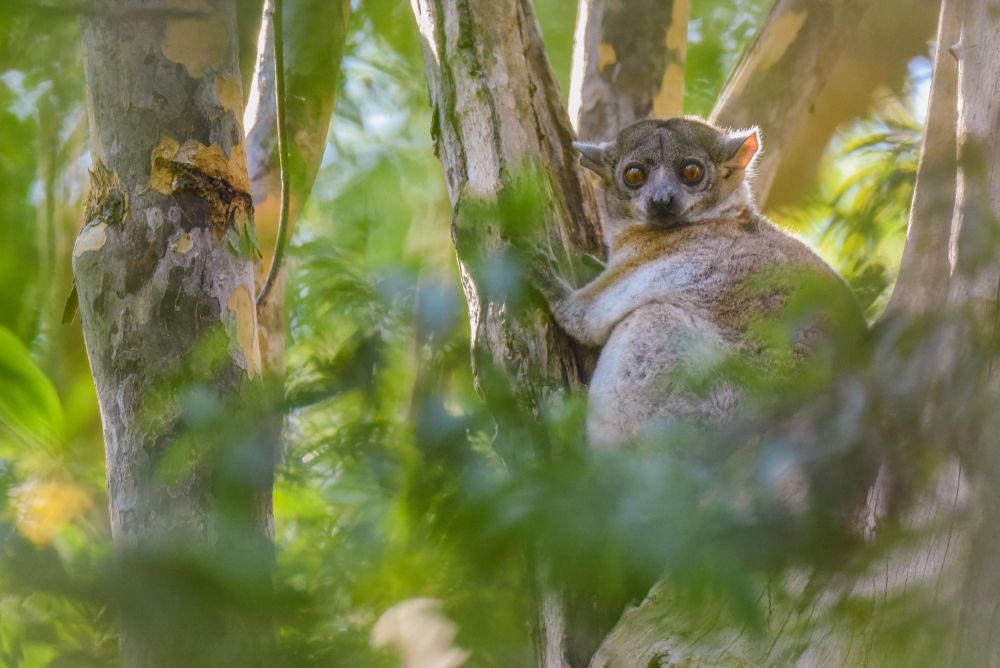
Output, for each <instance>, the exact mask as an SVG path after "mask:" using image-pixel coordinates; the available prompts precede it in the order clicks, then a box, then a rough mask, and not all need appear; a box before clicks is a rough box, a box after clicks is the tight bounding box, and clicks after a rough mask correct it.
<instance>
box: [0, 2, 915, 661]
mask: <svg viewBox="0 0 1000 668" xmlns="http://www.w3.org/2000/svg"><path fill="white" fill-rule="evenodd" d="M354 4H355V11H354V13H353V15H352V19H351V26H350V34H349V38H348V45H347V51H346V55H345V59H344V63H343V76H342V77H341V87H342V90H341V92H340V94H339V100H338V103H337V109H336V114H335V119H334V121H333V128H332V131H331V134H330V138H329V142H328V145H327V147H326V154H325V157H324V161H323V166H322V168H321V171H320V174H319V177H318V179H317V183H316V186H315V189H314V191H313V196H312V198H311V200H310V202H309V204H308V206H307V207H306V208H305V210H304V212H303V215H302V217H301V220H300V222H299V224H298V225H297V228H296V232H295V237H294V240H293V247H292V255H291V259H290V264H289V281H288V295H289V302H288V303H289V319H288V333H289V350H288V355H287V368H288V380H287V382H288V386H287V393H286V394H287V410H288V413H287V441H288V442H287V452H286V453H285V456H284V457H283V459H282V461H281V464H280V467H279V471H278V477H277V481H276V487H275V491H274V506H275V542H276V563H277V573H276V577H275V581H276V586H275V588H274V589H273V590H271V589H270V588H269V587H266V586H256V587H255V586H254V583H248V582H246V581H245V580H241V579H240V578H239V577H238V574H234V573H235V572H236V571H238V564H237V561H238V558H237V557H236V556H234V555H224V556H227V557H228V559H229V560H227V559H225V558H223V557H220V560H219V561H218V562H204V563H187V564H174V565H173V567H172V568H166V567H164V566H163V565H161V566H160V568H161V570H160V571H158V575H157V577H159V578H161V579H162V581H163V583H164V585H163V586H164V588H165V589H169V590H170V591H171V592H172V596H174V597H175V598H176V600H177V601H180V602H183V601H184V600H187V601H188V602H192V601H193V602H195V603H196V604H198V605H204V606H207V607H211V606H218V605H239V606H246V607H248V608H267V609H269V610H271V611H272V613H273V614H274V615H275V616H276V617H277V627H278V641H277V643H276V650H275V652H276V661H277V662H280V663H285V664H287V665H344V666H369V665H370V666H378V665H393V664H394V660H393V659H392V657H391V655H390V654H389V653H387V652H385V651H384V650H377V649H374V648H372V646H371V644H370V637H369V636H370V633H371V629H372V625H373V623H374V622H375V620H376V619H377V618H378V617H379V616H380V615H381V614H382V613H383V612H384V611H385V610H386V609H388V608H389V607H391V606H393V605H394V604H396V603H399V602H400V601H402V600H405V599H409V598H413V597H433V598H436V599H439V600H440V601H442V605H443V610H444V612H445V613H446V614H447V615H448V617H450V618H451V619H453V620H455V621H456V622H457V624H458V637H457V638H456V640H455V642H456V644H457V645H459V646H461V647H463V648H465V649H467V650H469V651H470V652H471V656H472V657H473V658H472V659H471V660H470V663H469V665H488V666H521V665H529V664H530V663H531V658H530V657H531V656H532V640H531V638H530V636H529V633H528V630H529V629H528V622H527V620H528V619H529V618H530V616H531V615H532V614H533V613H532V611H531V602H530V600H529V591H528V590H529V589H530V587H529V586H528V583H526V582H525V579H524V573H523V569H522V568H521V566H520V563H521V559H522V558H523V549H522V548H523V545H524V541H523V539H524V538H525V536H527V535H529V534H530V535H532V536H534V537H535V539H536V540H541V542H542V543H544V545H543V546H542V548H541V549H549V550H552V551H553V553H555V554H564V555H567V556H568V557H569V556H571V557H572V558H570V559H567V562H568V563H571V564H572V565H571V566H570V567H568V568H567V571H568V572H567V574H566V577H568V578H573V577H576V576H579V577H581V578H586V577H588V574H593V573H595V572H601V573H602V578H603V579H604V580H605V581H606V582H607V585H606V586H607V588H608V589H609V590H613V591H610V592H609V594H608V595H609V596H611V595H615V592H618V593H620V592H621V591H626V590H630V589H631V587H632V586H633V584H634V583H633V580H635V579H639V580H648V579H650V576H651V575H652V576H654V577H653V578H652V579H655V575H657V574H658V573H659V571H660V570H661V569H662V567H663V565H662V562H663V561H670V564H671V565H670V567H671V568H673V569H674V571H675V572H677V573H681V574H682V575H683V577H682V581H683V582H686V583H688V584H690V586H691V591H692V592H695V593H697V592H699V591H701V592H704V591H705V587H708V588H709V589H711V588H713V587H714V588H717V587H719V586H724V587H726V588H727V589H728V590H729V594H730V595H731V600H732V601H735V602H736V603H737V604H736V605H735V606H734V608H733V609H734V611H735V612H734V614H736V615H737V616H738V617H740V618H741V619H743V618H746V619H752V618H753V616H754V614H756V613H755V612H754V607H755V602H754V599H755V597H756V592H755V591H754V590H753V589H752V586H751V583H750V581H749V580H748V577H749V576H748V575H746V574H745V573H744V572H743V569H742V568H741V564H742V563H743V562H742V561H741V559H742V556H743V555H741V554H740V553H739V552H738V551H733V550H729V551H727V550H723V549H715V550H712V549H709V548H708V547H706V546H711V545H715V546H718V545H719V543H718V542H713V540H715V538H712V537H713V536H716V537H717V533H718V532H720V531H722V529H723V528H724V527H727V526H730V524H729V522H731V520H732V518H730V517H726V516H723V515H718V514H717V515H712V514H711V513H707V512H706V513H704V514H700V515H698V516H697V522H695V521H694V516H687V517H685V514H684V513H683V512H682V511H683V509H685V508H688V509H689V508H690V507H691V504H692V501H691V499H693V498H694V494H695V493H694V492H693V491H692V490H690V489H687V487H689V486H690V479H691V478H690V477H689V476H686V475H683V474H681V473H678V471H676V470H674V469H672V468H671V466H670V465H669V464H668V463H666V462H660V463H661V464H662V467H660V468H657V467H656V466H649V465H648V464H649V462H646V463H645V465H641V466H640V465H639V463H637V462H632V463H631V464H630V463H629V462H628V461H616V462H613V463H612V465H609V466H607V467H606V468H605V469H604V470H605V471H610V472H609V473H607V474H606V477H604V478H602V479H596V478H594V477H593V476H592V475H591V474H590V473H588V469H587V468H586V467H587V464H586V457H584V456H583V455H580V456H579V457H578V458H576V459H572V458H571V459H570V460H569V461H570V462H574V463H566V464H565V465H564V466H562V467H561V468H555V467H551V468H549V469H545V468H544V467H542V468H541V469H540V470H537V471H533V472H532V473H531V474H530V475H527V476H525V477H522V478H519V479H512V478H511V477H510V476H509V475H507V470H506V465H505V463H504V461H502V460H501V459H500V458H499V457H498V456H497V455H496V454H495V451H496V450H499V451H501V452H503V446H504V442H503V441H504V440H508V441H511V440H517V439H522V438H523V439H535V438H540V439H544V440H547V441H549V442H551V443H556V444H561V447H562V448H563V449H564V450H566V451H570V452H573V451H575V450H578V449H579V448H580V446H581V444H582V436H581V430H580V427H579V418H580V414H581V411H582V407H581V406H580V403H579V401H576V400H573V399H568V400H567V401H566V402H565V404H564V405H561V406H559V407H556V408H553V409H552V411H551V415H547V416H546V417H547V418H548V419H547V420H545V421H544V422H541V423H539V424H538V425H537V426H523V424H524V422H523V420H522V421H521V422H520V424H521V425H522V428H521V429H507V430H503V431H502V433H500V434H499V435H498V432H497V430H496V427H495V424H494V421H493V417H491V413H492V415H493V416H494V417H495V416H496V415H497V414H499V415H501V416H503V415H504V414H505V413H504V411H505V410H506V411H507V414H508V417H509V420H510V423H509V424H518V416H517V409H516V408H514V407H513V402H511V405H510V406H507V407H506V408H505V407H504V406H503V405H499V406H491V407H490V408H491V412H490V413H488V412H487V410H486V407H484V406H483V405H482V402H481V401H480V399H479V398H478V397H477V396H476V394H475V392H474V390H473V383H472V375H471V371H470V368H469V359H468V358H469V355H468V347H469V333H468V324H467V320H466V318H465V303H464V298H463V296H462V293H461V290H460V287H459V282H458V277H457V271H456V266H455V261H454V256H453V250H452V247H451V238H450V217H451V213H450V206H449V204H448V201H447V193H446V190H445V186H444V181H443V175H442V172H441V167H440V164H439V162H438V160H437V159H436V158H435V156H434V155H433V152H432V147H431V138H430V124H431V122H430V109H429V107H428V103H427V100H428V98H427V90H426V85H425V82H424V75H423V60H422V56H421V53H420V48H419V43H418V37H417V33H416V30H415V27H414V25H413V19H412V15H411V13H410V8H409V6H408V3H403V2H391V1H390V0H359V1H358V2H355V3H354ZM535 4H536V8H537V12H538V18H539V20H540V23H541V26H542V31H543V34H544V36H545V39H546V44H547V47H548V49H549V55H550V58H551V61H552V64H553V67H554V69H555V71H556V73H557V77H558V80H559V82H560V85H561V87H562V89H563V91H565V90H566V89H567V87H568V81H569V69H570V53H571V48H572V35H573V27H574V20H575V11H576V2H575V0H537V1H536V3H535ZM692 4H693V8H692V11H693V15H692V22H691V26H690V31H689V51H688V66H687V91H688V97H687V111H688V112H690V113H698V114H706V113H707V112H708V111H709V109H710V108H711V105H712V103H713V101H714V99H715V96H716V94H717V92H718V91H719V89H720V88H721V87H722V85H723V84H724V83H725V80H726V77H727V76H728V74H729V72H730V70H731V69H732V68H733V66H734V65H735V64H736V63H737V61H738V59H739V57H740V55H741V53H742V52H743V50H744V48H745V47H746V45H747V43H748V42H749V40H750V39H751V38H752V36H753V33H754V30H755V28H756V27H757V26H758V25H759V24H760V22H761V20H762V19H763V17H764V15H765V14H766V12H767V10H768V7H769V4H770V3H768V2H766V0H703V1H699V2H696V3H692ZM80 54H81V48H80V32H79V25H78V21H77V19H76V17H75V16H74V15H73V12H71V11H69V12H56V11H44V10H37V9H34V8H32V7H31V6H30V3H18V4H16V5H15V7H14V9H13V10H12V11H11V10H8V11H4V12H2V13H0V662H2V663H3V665H9V666H22V665H23V666H47V665H55V666H81V665H114V664H115V662H116V661H117V638H116V624H117V622H116V615H117V613H116V610H118V609H120V607H119V604H120V603H121V602H122V600H123V598H124V599H127V597H128V588H129V586H132V585H129V582H132V580H130V579H129V571H128V570H127V569H128V568H129V565H128V564H123V563H121V562H119V561H117V560H116V559H115V558H114V556H113V554H112V550H111V545H110V536H109V527H108V517H107V499H106V494H105V479H104V450H103V444H102V438H101V425H100V417H99V415H98V411H97V401H96V397H95V393H94V388H93V381H92V379H91V376H90V373H89V369H88V365H87V361H86V354H85V350H84V345H83V340H82V335H81V332H80V327H79V321H76V322H74V323H72V324H68V325H64V324H62V323H61V317H62V312H63V306H64V303H65V300H66V298H67V296H68V295H69V293H70V289H71V284H70V267H69V249H70V248H71V245H72V241H73V239H74V237H75V234H76V231H77V229H78V227H79V225H80V224H81V222H82V213H81V209H82V199H83V195H84V190H85V187H86V174H87V170H88V168H89V166H90V161H89V155H88V149H87V146H88V144H87V130H86V114H85V111H84V108H83V93H84V81H83V69H82V64H81V62H80ZM929 77H930V64H929V61H927V60H926V59H917V60H916V61H914V62H913V63H912V67H911V70H910V77H909V81H908V84H907V87H906V89H905V90H904V91H902V92H899V93H893V92H890V91H886V92H885V95H884V96H883V100H882V102H881V103H880V105H879V108H877V109H876V110H874V112H873V113H872V115H871V116H870V117H869V118H867V119H864V120H863V121H861V122H858V123H856V124H854V125H852V126H851V127H847V128H844V129H843V130H842V132H841V133H840V134H839V135H838V137H837V138H836V139H835V140H834V142H833V143H832V144H831V145H830V146H829V147H828V149H827V152H826V156H825V158H824V166H823V169H822V172H821V179H820V181H819V182H818V183H817V184H816V185H815V187H814V188H813V190H812V191H811V192H810V193H809V194H808V196H807V197H805V198H803V199H802V201H800V202H799V203H798V204H797V205H796V206H794V207H788V208H784V209H782V210H781V211H775V212H772V213H773V215H774V217H775V219H776V220H777V221H778V222H780V224H782V225H783V226H785V227H787V228H788V229H791V230H794V231H795V232H797V233H798V234H800V235H801V236H802V237H804V238H805V239H807V240H809V241H810V242H811V243H813V244H814V245H815V246H816V247H817V248H818V249H819V250H820V252H821V253H822V255H823V256H824V257H825V258H826V259H827V260H828V261H829V262H830V263H831V264H832V265H833V266H834V267H836V268H837V269H838V270H839V271H840V272H841V273H842V274H843V275H844V276H845V277H846V278H847V279H848V281H849V282H850V284H851V285H852V286H853V287H854V289H855V291H856V293H857V295H858V298H859V300H860V301H861V303H862V304H863V306H864V307H865V309H866V313H867V315H868V316H869V317H870V318H874V317H875V316H877V315H878V314H879V312H880V309H881V308H882V307H883V306H884V304H885V301H886V298H887V295H888V291H889V289H890V288H891V284H892V281H893V277H894V276H895V272H896V269H897V267H898V263H899V258H900V254H901V251H902V245H903V239H904V236H905V230H906V217H907V212H908V210H909V204H910V196H911V193H912V187H913V180H914V174H915V171H916V162H917V154H918V150H919V141H920V135H921V131H922V123H923V115H924V112H925V106H926V97H927V89H928V83H929ZM766 142H767V137H764V143H765V147H766ZM205 410H206V411H207V412H208V413H209V414H208V415H206V416H204V421H205V422H204V424H209V425H213V426H215V427H217V426H219V425H222V426H223V427H224V428H227V429H228V428H232V431H231V435H232V437H233V438H243V437H248V438H249V437H250V436H246V435H241V433H240V430H239V428H238V427H233V426H232V425H230V424H229V423H227V422H226V421H224V420H223V418H222V417H220V416H219V415H213V414H211V413H212V411H213V410H215V411H222V410H223V409H222V408H218V407H216V408H213V407H211V406H209V407H207V408H205ZM499 419H500V420H501V421H503V417H501V418H499ZM539 431H540V432H542V433H536V432H539ZM508 445H509V444H508ZM514 445H516V444H514ZM508 463H509V462H508ZM657 476H659V477H657ZM642 480H647V481H649V484H648V485H646V486H645V487H643V486H642V485H640V484H639V483H640V482H641V481H642ZM668 480H669V481H670V482H669V484H667V482H666V481H668ZM685 481H688V482H687V483H686V482H685ZM614 490H617V491H616V492H615V496H616V502H615V503H612V504H609V503H607V496H608V495H609V494H610V493H611V492H612V491H614ZM685 499H687V501H686V502H685ZM650 508H655V509H657V510H656V511H655V512H651V511H649V509H650ZM584 516H586V517H592V518H593V519H592V520H591V521H589V522H587V521H583V520H581V519H580V518H581V517H584ZM655 522H671V523H672V526H675V527H680V531H679V535H681V536H686V537H691V536H695V535H700V536H702V538H705V537H706V536H708V538H707V539H706V540H701V541H699V540H691V541H687V542H684V541H681V542H682V543H684V544H683V545H681V546H678V545H673V544H666V543H663V544H661V543H660V542H655V541H654V543H655V544H648V542H644V540H643V539H642V538H641V537H642V536H643V535H647V534H646V533H645V527H647V526H652V525H653V524H650V523H654V524H655ZM609 536H614V537H616V538H619V539H620V540H619V541H618V543H619V544H620V545H622V546H624V547H622V548H621V549H619V550H607V549H603V550H602V547H601V546H602V545H607V544H608V543H614V542H615V541H607V540H606V539H607V538H608V537H609ZM732 540H733V541H738V540H739V538H738V537H734V538H732ZM667 542H669V541H667ZM692 546H700V547H692ZM585 555H586V556H585ZM664 555H670V558H669V559H665V558H664ZM706 583H710V584H706ZM719 583H724V584H723V585H720V584H719ZM257 584H258V585H260V583H257ZM647 584H648V582H647ZM178 605H180V603H178Z"/></svg>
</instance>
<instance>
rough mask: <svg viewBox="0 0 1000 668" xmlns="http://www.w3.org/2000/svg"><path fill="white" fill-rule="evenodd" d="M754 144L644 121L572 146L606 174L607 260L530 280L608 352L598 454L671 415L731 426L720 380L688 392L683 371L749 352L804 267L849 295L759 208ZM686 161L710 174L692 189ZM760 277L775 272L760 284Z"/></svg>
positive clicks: (592, 430)
mask: <svg viewBox="0 0 1000 668" xmlns="http://www.w3.org/2000/svg"><path fill="white" fill-rule="evenodd" d="M759 146H760V137H759V134H758V133H757V131H756V130H755V129H754V130H748V131H744V132H739V133H729V132H725V131H723V130H721V129H719V128H716V127H713V126H712V125H710V124H708V123H706V122H704V121H701V120H699V119H694V118H670V119H666V120H649V121H641V122H639V123H636V124H634V125H632V126H629V127H627V128H625V129H624V130H622V131H621V133H620V134H619V135H618V137H617V139H616V141H614V142H609V143H605V144H600V145H581V146H579V149H580V151H581V153H582V154H583V156H584V157H583V158H582V159H581V162H582V164H583V165H584V166H586V167H588V168H589V169H592V170H593V171H595V172H596V173H598V174H599V175H600V176H601V181H602V183H601V186H602V189H603V190H604V195H605V201H606V203H607V211H606V215H607V218H606V220H605V221H604V226H605V230H606V232H605V233H606V243H607V245H608V247H609V261H608V264H607V266H606V268H605V269H604V271H603V272H602V273H601V275H599V276H598V277H597V278H596V279H595V280H594V281H592V282H591V283H589V284H587V285H586V286H584V287H582V288H580V289H577V290H574V289H572V288H571V287H570V286H569V285H568V284H567V283H566V282H565V281H563V280H562V279H561V278H560V277H558V276H556V275H555V274H554V273H553V272H552V270H551V268H550V266H549V265H547V264H542V265H541V266H540V267H539V268H538V271H537V272H536V273H537V277H536V278H537V280H536V283H537V285H538V287H539V288H540V290H541V291H542V292H543V294H545V296H546V297H547V299H548V301H549V303H550V306H551V309H552V312H553V315H554V317H555V318H556V321H557V322H558V323H559V325H560V326H561V327H562V328H563V329H565V330H566V332H567V333H569V334H570V335H571V336H573V337H574V338H576V339H577V340H579V341H581V342H583V343H586V344H589V345H593V346H602V351H601V355H600V359H599V361H598V364H597V368H596V370H595V373H594V376H593V378H592V379H591V383H590V390H589V408H588V424H587V431H588V437H589V439H590V441H591V444H592V445H593V446H595V447H615V446H617V445H619V444H621V443H623V442H626V441H628V440H630V439H633V438H636V437H642V436H647V435H649V434H651V433H655V431H656V430H657V429H658V428H659V427H660V426H661V425H662V424H663V423H666V422H670V421H671V420H676V419H694V420H698V421H717V420H722V419H725V418H726V417H728V416H729V415H731V414H732V411H733V410H734V408H735V407H736V406H737V404H738V403H739V396H738V392H737V390H736V389H735V388H734V387H732V386H730V385H729V384H728V383H726V382H724V381H719V382H716V383H715V384H714V385H712V386H711V388H710V389H709V390H707V391H705V392H701V393H696V392H694V391H693V390H691V389H690V387H689V386H688V385H686V384H685V383H683V382H681V381H680V380H679V377H680V376H679V374H684V373H685V372H689V371H697V370H698V369H703V368H705V367H706V365H707V364H710V363H711V362H712V361H713V360H717V359H720V358H721V357H723V356H725V355H727V354H729V353H731V352H733V351H739V350H751V349H752V348H753V347H754V346H755V345H756V343H755V342H753V341H751V340H750V338H751V337H750V334H749V332H748V326H749V325H750V324H751V323H752V322H754V321H755V320H757V319H759V318H761V317H765V318H767V317H774V316H775V315H777V313H778V312H779V310H780V309H781V308H782V306H783V305H784V303H785V301H786V299H787V296H788V295H789V294H790V292H791V291H792V289H793V288H794V284H795V282H796V281H798V280H801V278H802V272H805V274H807V275H808V276H815V277H820V278H821V279H823V280H827V279H829V281H830V284H831V285H833V286H834V288H833V289H836V290H847V287H846V285H844V284H843V282H842V281H841V280H840V279H839V277H837V276H836V274H835V273H834V272H833V270H831V269H830V268H829V267H828V266H827V265H826V264H825V263H824V262H823V261H822V260H821V259H820V258H819V257H818V256H817V255H816V254H815V253H813V252H812V251H811V250H810V249H809V248H808V247H807V246H806V245H805V244H803V243H802V242H801V241H799V240H797V239H795V238H794V237H792V236H790V235H788V234H786V233H784V232H782V231H781V230H779V229H778V228H777V227H775V226H774V225H773V224H772V223H771V222H770V221H768V220H767V218H766V217H765V216H764V215H763V214H761V213H760V212H759V211H758V210H757V207H756V205H755V203H754V201H753V197H752V194H751V192H750V189H749V187H748V185H747V183H746V172H747V170H746V169H745V167H746V166H748V165H749V164H752V160H753V158H754V157H756V153H757V151H758V150H759ZM692 161H694V162H697V164H698V165H699V166H701V168H702V170H703V172H704V176H703V178H702V179H701V180H700V181H699V182H697V183H695V184H688V183H685V182H684V180H683V179H682V178H681V170H682V169H683V166H684V165H685V164H687V163H689V162H692ZM630 165H638V166H640V167H641V168H642V169H643V170H645V173H646V174H647V178H646V180H645V182H644V183H642V185H641V186H639V187H634V186H630V185H628V184H627V183H626V182H625V181H624V180H623V174H624V171H625V169H627V168H628V167H629V166H630ZM657 200H658V201H659V202H658V203H657ZM663 202H668V203H669V204H668V205H666V206H664V205H663ZM762 276H772V277H773V276H777V278H773V280H771V281H770V282H768V283H767V285H768V286H769V287H767V288H765V289H763V290H762V289H760V288H755V287H754V286H755V285H759V284H760V280H759V279H760V278H761V277H762ZM805 338H809V337H808V336H806V335H805V334H804V339H803V340H805ZM813 338H814V337H813Z"/></svg>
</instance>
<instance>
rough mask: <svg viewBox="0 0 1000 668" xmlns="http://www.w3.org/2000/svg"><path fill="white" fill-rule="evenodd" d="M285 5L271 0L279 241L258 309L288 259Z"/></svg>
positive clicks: (261, 292) (259, 295) (288, 192)
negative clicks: (276, 128)
mask: <svg viewBox="0 0 1000 668" xmlns="http://www.w3.org/2000/svg"><path fill="white" fill-rule="evenodd" d="M282 4H283V0H271V26H272V30H273V31H274V96H275V100H274V103H275V110H276V112H277V113H276V114H275V118H276V123H277V126H278V165H279V166H278V169H279V171H280V173H281V206H280V209H279V211H280V212H279V214H278V241H277V244H276V245H275V247H274V257H273V259H272V260H271V269H270V271H269V272H268V274H267V279H266V280H265V281H264V285H263V286H262V287H261V289H260V293H259V294H258V295H257V310H258V311H259V310H260V308H261V307H262V306H263V305H264V303H265V302H266V301H267V296H268V294H270V292H271V288H273V287H274V281H275V280H276V279H277V277H278V272H279V271H280V270H281V263H282V261H283V260H284V258H285V247H286V246H287V244H288V238H287V237H288V202H289V196H290V195H291V186H290V185H289V179H288V174H289V172H288V162H289V158H288V134H287V132H288V131H287V128H286V127H285V54H284V51H285V48H284V40H283V35H282V17H281V11H282Z"/></svg>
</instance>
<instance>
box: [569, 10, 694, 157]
mask: <svg viewBox="0 0 1000 668" xmlns="http://www.w3.org/2000/svg"><path fill="white" fill-rule="evenodd" d="M690 14H691V2H690V0H666V1H664V0H638V1H634V2H621V1H620V0H580V3H579V5H578V8H577V16H576V35H575V37H574V40H573V72H572V78H571V80H570V87H569V115H570V118H571V119H572V120H573V126H574V127H575V128H576V131H577V136H578V137H579V138H580V139H582V140H584V141H603V140H611V139H614V137H615V136H616V135H617V134H618V131H619V130H621V129H622V128H624V127H626V126H628V125H631V124H632V123H635V122H636V121H641V120H642V119H644V118H648V117H650V116H657V117H664V116H678V115H680V114H681V113H683V111H684V59H685V57H686V53H687V26H688V17H689V16H690Z"/></svg>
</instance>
